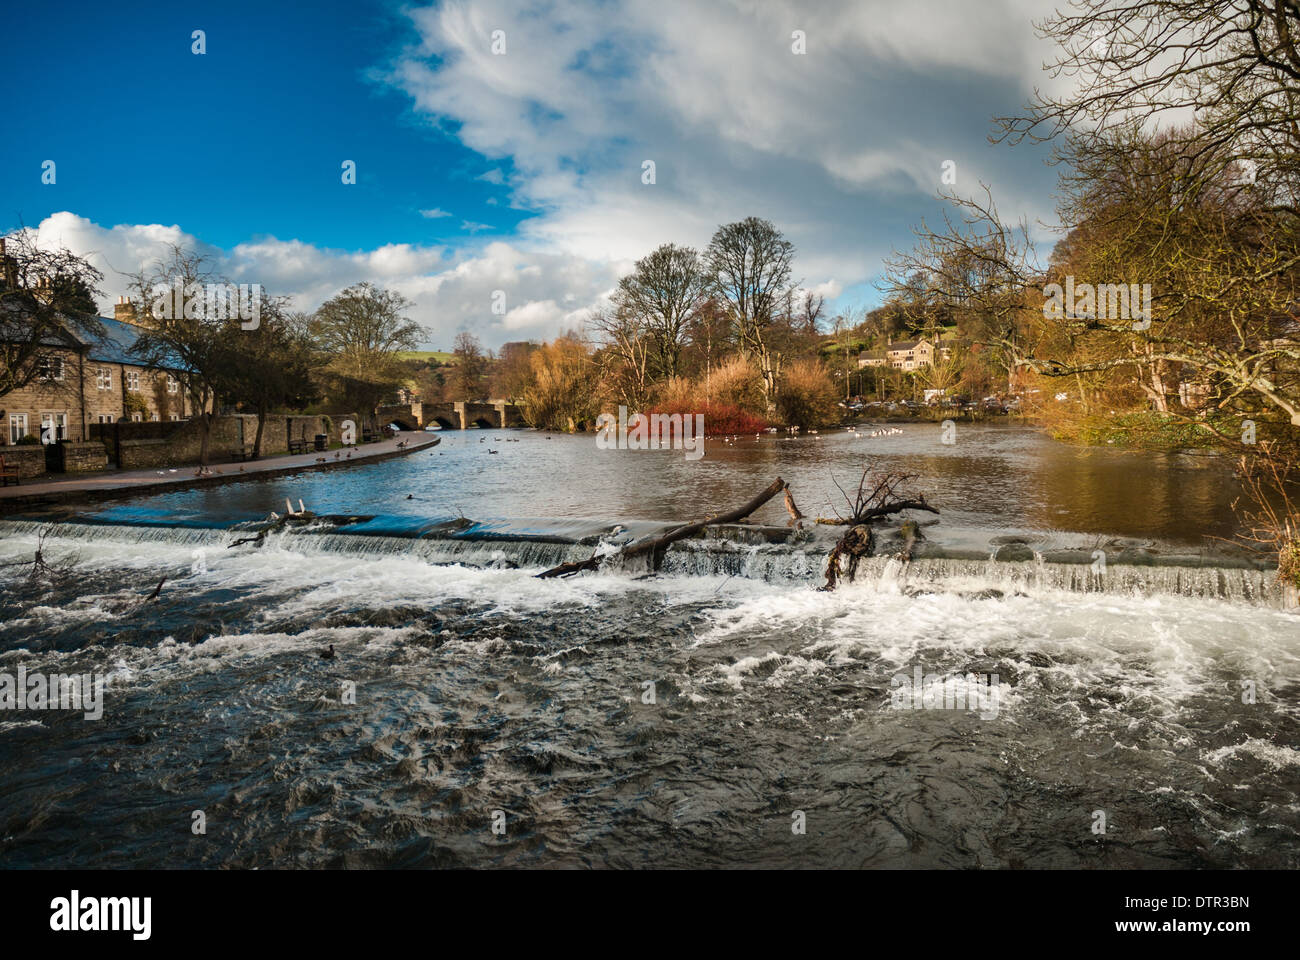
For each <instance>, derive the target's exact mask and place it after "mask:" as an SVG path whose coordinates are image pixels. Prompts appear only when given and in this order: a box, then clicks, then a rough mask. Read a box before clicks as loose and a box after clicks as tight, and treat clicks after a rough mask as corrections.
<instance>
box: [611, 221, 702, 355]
mask: <svg viewBox="0 0 1300 960" xmlns="http://www.w3.org/2000/svg"><path fill="white" fill-rule="evenodd" d="M708 290H709V278H708V275H707V274H706V273H705V270H704V265H703V264H702V263H701V262H700V255H699V253H698V252H697V251H696V250H694V249H692V248H691V247H679V246H677V245H675V244H672V243H665V244H664V245H662V246H661V247H659V248H658V249H656V250H655V251H654V252H653V253H651V254H650V255H649V256H647V257H643V258H642V259H640V260H638V261H637V262H636V267H635V269H633V271H632V273H630V274H628V275H627V276H626V277H624V278H623V279H621V280H620V281H619V283H618V290H617V291H615V293H614V296H613V304H614V310H615V313H616V314H617V315H618V316H619V317H621V318H623V319H625V320H630V321H634V322H638V323H640V324H641V325H643V327H644V330H645V333H646V335H648V336H649V338H650V340H651V342H652V343H653V345H654V362H655V367H656V370H655V373H656V375H657V376H659V377H662V378H665V379H670V378H672V377H676V376H678V375H680V373H681V357H682V345H683V343H684V342H685V337H686V328H687V323H688V322H689V320H690V318H691V315H692V314H693V313H694V312H695V310H696V309H697V308H698V307H699V305H700V303H701V301H702V300H703V299H704V298H705V295H706V294H707V293H708Z"/></svg>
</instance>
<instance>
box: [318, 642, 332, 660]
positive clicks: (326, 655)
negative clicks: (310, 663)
mask: <svg viewBox="0 0 1300 960" xmlns="http://www.w3.org/2000/svg"><path fill="white" fill-rule="evenodd" d="M320 658H321V659H322V660H333V659H334V644H332V643H331V644H330V648H329V649H328V650H322V651H321V652H320Z"/></svg>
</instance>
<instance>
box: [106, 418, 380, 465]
mask: <svg viewBox="0 0 1300 960" xmlns="http://www.w3.org/2000/svg"><path fill="white" fill-rule="evenodd" d="M346 419H351V420H353V421H354V422H359V421H358V420H357V417H356V415H355V414H335V415H333V416H283V415H273V416H269V417H267V418H266V426H265V428H264V430H263V432H262V455H263V456H269V455H271V454H276V453H287V452H288V451H289V443H288V440H289V438H290V437H292V438H293V439H295V440H297V439H300V438H302V437H306V439H307V442H308V443H311V441H312V440H313V439H315V436H316V434H318V433H324V434H327V435H328V436H329V438H330V443H339V442H341V440H340V430H339V424H340V423H342V422H343V421H344V420H346ZM115 426H116V427H118V431H117V437H118V440H117V442H116V449H117V465H118V467H119V468H120V469H122V470H150V469H156V468H158V467H181V466H188V465H193V464H196V463H198V462H199V451H200V448H201V446H202V434H201V432H200V431H201V429H202V428H201V424H200V423H199V421H197V420H188V421H185V422H184V423H179V424H165V423H164V424H157V423H120V424H115ZM157 427H171V428H172V429H171V430H170V431H167V432H166V433H163V434H162V435H161V436H160V435H159V431H158V430H156V429H151V428H157ZM256 436H257V417H256V416H252V415H248V414H238V415H235V416H230V417H216V418H214V419H213V421H212V433H211V435H210V437H209V440H208V460H209V462H211V463H220V462H221V461H223V460H230V459H231V455H232V454H233V453H234V452H235V451H236V450H238V449H240V448H241V447H245V446H248V447H251V446H252V445H253V440H254V439H255V438H256Z"/></svg>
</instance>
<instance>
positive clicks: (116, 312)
mask: <svg viewBox="0 0 1300 960" xmlns="http://www.w3.org/2000/svg"><path fill="white" fill-rule="evenodd" d="M113 319H114V320H116V321H118V322H119V323H135V304H134V303H132V302H131V298H130V297H118V298H117V304H116V305H115V306H114V307H113Z"/></svg>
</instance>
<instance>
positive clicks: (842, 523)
mask: <svg viewBox="0 0 1300 960" xmlns="http://www.w3.org/2000/svg"><path fill="white" fill-rule="evenodd" d="M900 510H926V511H929V512H930V513H938V512H939V511H938V510H937V509H935V508H934V507H932V506H930V505H929V504H928V503H926V502H925V498H924V497H922V498H921V499H920V500H898V501H896V502H894V503H890V504H886V505H885V506H883V507H872V508H870V509H869V510H863V511H862V512H860V513H857V514H855V515H854V516H851V517H849V518H847V519H841V518H839V517H835V518H834V519H831V518H828V517H818V518H817V522H818V523H824V524H827V525H829V526H833V527H849V526H857V525H858V524H860V523H870V522H871V521H872V520H877V519H879V518H880V517H887V516H889V515H890V514H891V513H898V512H899V511H900Z"/></svg>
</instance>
